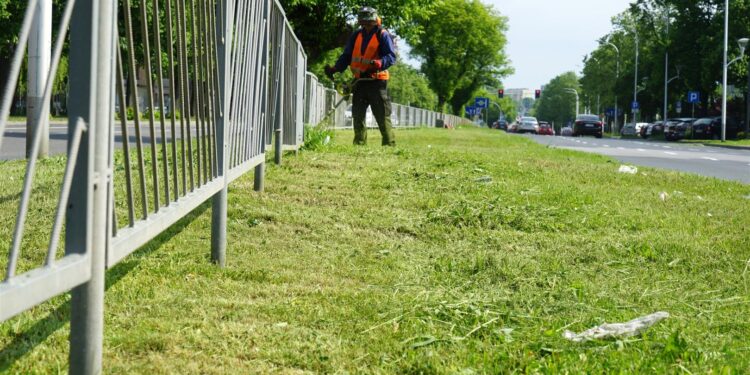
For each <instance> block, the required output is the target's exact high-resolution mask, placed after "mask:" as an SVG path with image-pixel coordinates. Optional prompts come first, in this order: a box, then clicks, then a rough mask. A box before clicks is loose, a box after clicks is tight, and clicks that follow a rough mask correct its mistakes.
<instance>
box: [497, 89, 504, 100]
mask: <svg viewBox="0 0 750 375" xmlns="http://www.w3.org/2000/svg"><path fill="white" fill-rule="evenodd" d="M503 95H505V90H503V89H499V90H497V97H498V98H500V99H502V98H503Z"/></svg>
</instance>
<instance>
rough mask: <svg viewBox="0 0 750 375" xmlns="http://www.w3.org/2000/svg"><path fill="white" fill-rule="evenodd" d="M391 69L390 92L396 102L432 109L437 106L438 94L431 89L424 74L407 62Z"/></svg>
mask: <svg viewBox="0 0 750 375" xmlns="http://www.w3.org/2000/svg"><path fill="white" fill-rule="evenodd" d="M389 71H390V72H391V79H390V81H389V82H388V93H389V94H390V95H391V97H392V99H393V101H394V102H395V103H402V104H408V105H411V106H413V107H418V108H425V109H430V110H434V109H435V108H436V107H437V95H435V93H434V92H433V91H432V90H431V89H430V87H429V82H428V81H427V78H425V76H424V74H422V73H420V72H419V71H417V70H416V69H414V68H412V67H411V66H409V65H407V64H405V63H397V64H396V65H394V66H392V67H391V68H390V69H389Z"/></svg>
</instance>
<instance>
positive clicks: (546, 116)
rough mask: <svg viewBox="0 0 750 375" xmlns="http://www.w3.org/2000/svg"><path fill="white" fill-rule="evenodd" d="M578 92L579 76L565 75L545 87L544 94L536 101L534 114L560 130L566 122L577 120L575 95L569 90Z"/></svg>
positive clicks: (570, 73) (572, 73)
mask: <svg viewBox="0 0 750 375" xmlns="http://www.w3.org/2000/svg"><path fill="white" fill-rule="evenodd" d="M570 89H573V90H578V89H579V83H578V76H576V74H575V73H574V72H567V73H563V74H561V75H559V76H557V77H555V78H553V79H552V80H551V81H550V82H549V83H548V84H547V85H545V86H544V94H543V95H542V97H541V98H539V100H537V101H536V103H535V107H534V113H535V114H536V116H537V118H539V119H540V120H545V121H549V122H553V123H554V124H555V129H560V128H561V127H562V126H563V125H564V124H565V123H566V122H568V121H571V120H573V119H574V118H575V106H576V98H575V94H573V93H571V92H569V91H568V90H570Z"/></svg>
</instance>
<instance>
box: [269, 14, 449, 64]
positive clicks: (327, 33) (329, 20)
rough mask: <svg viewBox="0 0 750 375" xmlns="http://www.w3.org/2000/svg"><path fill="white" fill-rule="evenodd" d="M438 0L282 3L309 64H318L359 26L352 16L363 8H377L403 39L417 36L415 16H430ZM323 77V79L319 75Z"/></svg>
mask: <svg viewBox="0 0 750 375" xmlns="http://www.w3.org/2000/svg"><path fill="white" fill-rule="evenodd" d="M436 3H438V1H437V0H372V1H368V2H366V3H364V2H362V1H361V0H340V1H330V0H281V5H282V6H283V7H284V10H285V12H286V16H287V18H288V19H289V22H290V23H291V25H292V28H293V29H294V30H295V33H296V34H297V36H298V37H299V38H300V41H301V42H302V45H303V46H304V48H305V52H306V53H307V56H308V59H309V60H310V62H311V63H313V64H317V63H319V62H321V61H322V59H324V58H325V57H326V54H327V52H328V51H331V50H333V49H336V48H339V47H341V46H342V45H343V44H344V43H345V42H346V40H347V39H348V38H349V35H351V33H352V31H354V30H355V29H356V28H357V27H358V26H357V25H356V21H355V19H354V16H355V14H356V9H357V8H358V7H360V6H363V5H368V6H372V7H374V8H376V9H377V10H378V14H379V15H380V16H381V18H382V19H383V26H384V27H385V28H387V29H388V30H390V31H392V32H394V33H396V34H398V35H400V36H402V37H408V36H410V35H417V34H419V33H420V32H421V30H422V25H420V24H418V23H414V22H413V20H414V18H415V16H416V15H421V14H426V13H431V12H432V9H433V8H434V4H436ZM321 76H322V75H321Z"/></svg>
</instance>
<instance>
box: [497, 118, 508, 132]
mask: <svg viewBox="0 0 750 375" xmlns="http://www.w3.org/2000/svg"><path fill="white" fill-rule="evenodd" d="M495 129H499V130H508V122H507V121H505V120H498V121H497V126H496V127H495Z"/></svg>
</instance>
